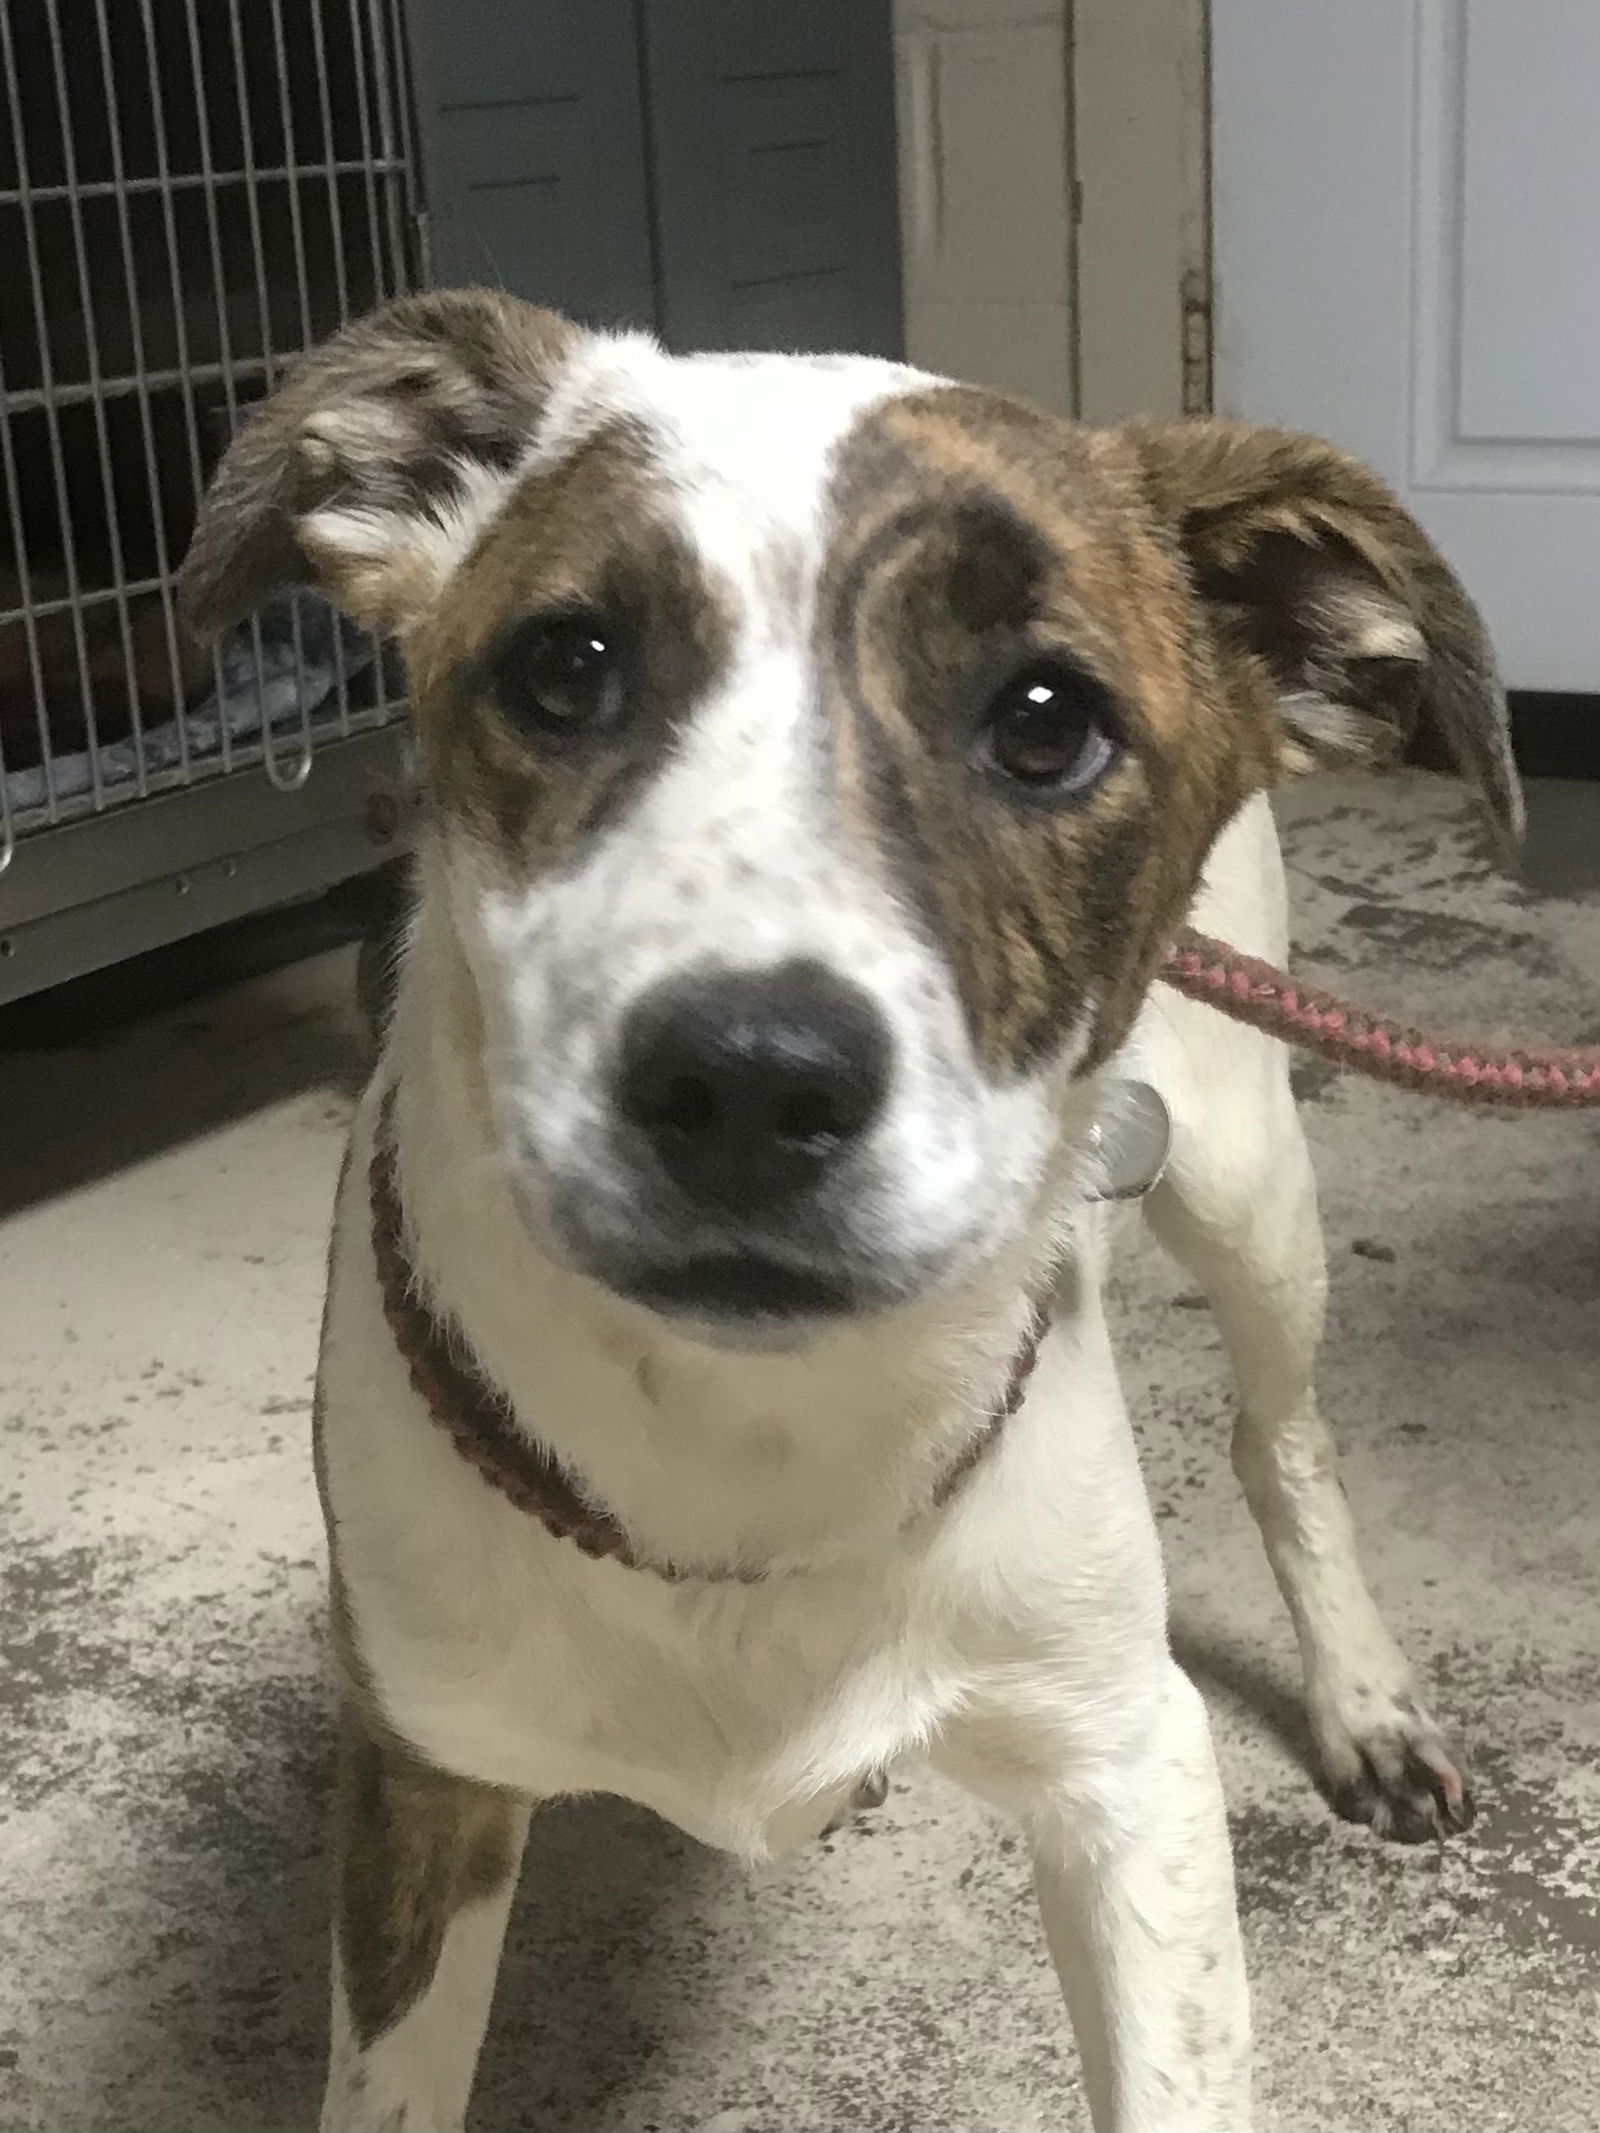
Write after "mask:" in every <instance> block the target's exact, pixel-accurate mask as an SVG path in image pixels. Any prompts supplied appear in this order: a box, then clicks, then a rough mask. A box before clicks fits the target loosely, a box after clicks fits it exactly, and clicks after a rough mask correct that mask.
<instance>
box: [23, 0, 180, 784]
mask: <svg viewBox="0 0 1600 2133" xmlns="http://www.w3.org/2000/svg"><path fill="white" fill-rule="evenodd" d="M45 23H46V26H47V28H48V30H49V34H50V68H51V72H52V74H53V75H54V77H55V89H56V110H57V112H58V114H59V115H60V119H61V153H62V159H63V164H64V167H65V169H66V174H67V175H66V189H67V220H68V223H69V225H70V227H71V230H72V253H73V259H74V262H75V264H76V266H77V270H78V302H79V304H80V305H81V307H82V310H83V345H84V354H85V356H86V358H87V361H88V366H89V379H88V382H89V385H90V386H91V388H93V390H94V401H93V409H94V435H95V443H96V445H97V446H98V447H99V457H100V495H101V500H102V501H103V503H104V504H105V508H106V545H107V547H108V549H109V551H110V555H111V591H112V594H113V597H114V600H115V604H116V610H117V634H118V636H119V637H120V638H121V640H122V659H123V668H124V672H123V677H122V678H123V685H124V687H125V689H126V691H127V698H128V728H129V732H130V734H131V736H132V740H133V775H134V790H135V791H136V792H137V793H138V794H139V795H140V797H141V798H142V797H143V795H144V793H145V790H146V767H145V755H144V705H143V704H142V703H141V702H140V700H139V676H138V670H137V668H136V667H135V665H134V658H133V627H132V624H131V623H130V621H129V619H128V592H127V583H128V573H127V570H126V567H125V565H124V560H123V549H122V523H121V517H122V515H121V512H120V511H119V509H118V499H117V490H116V483H115V482H114V480H113V479H112V474H111V433H110V430H109V428H108V426H107V423H106V403H105V396H104V394H103V393H101V392H100V390H99V384H100V325H99V320H98V319H97V318H96V316H95V301H94V296H95V291H94V279H93V276H92V275H91V274H90V272H89V245H88V239H87V238H86V237H85V235H84V229H83V202H82V200H81V199H80V198H79V196H78V151H77V145H76V143H75V142H74V140H73V137H72V103H71V98H70V97H69V95H68V92H67V62H66V54H65V53H64V52H63V50H62V46H61V11H60V0H45ZM106 118H107V123H108V124H109V125H110V127H111V130H112V132H113V134H115V132H116V117H115V112H114V110H113V111H108V112H107V114H106ZM129 293H130V296H132V295H133V294H134V292H133V291H131V290H130V292H129ZM135 331H137V328H135ZM134 368H135V370H136V371H137V368H138V358H137V356H135V359H134ZM61 507H62V511H63V513H65V510H66V498H65V496H63V497H62V498H61ZM176 652H177V647H176V645H174V647H173V654H174V673H173V683H174V692H175V693H176V684H177V673H176ZM93 745H94V743H91V746H93Z"/></svg>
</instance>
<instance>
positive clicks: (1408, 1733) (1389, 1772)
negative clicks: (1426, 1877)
mask: <svg viewBox="0 0 1600 2133" xmlns="http://www.w3.org/2000/svg"><path fill="white" fill-rule="evenodd" d="M1353 1745H1354V1748H1355V1755H1356V1758H1357V1767H1356V1768H1355V1770H1354V1771H1353V1772H1351V1773H1350V1774H1348V1775H1346V1776H1344V1777H1343V1778H1341V1779H1340V1780H1339V1781H1337V1782H1336V1783H1335V1784H1334V1785H1333V1786H1332V1787H1331V1798H1332V1802H1333V1808H1334V1811H1335V1813H1336V1814H1339V1815H1342V1816H1343V1817H1344V1819H1345V1820H1346V1821H1347V1822H1365V1823H1368V1824H1370V1825H1371V1828H1372V1833H1373V1835H1374V1836H1377V1837H1387V1838H1390V1839H1391V1840H1392V1841H1393V1842H1395V1843H1397V1844H1427V1843H1432V1842H1436V1841H1439V1840H1441V1839H1443V1838H1445V1837H1450V1836H1454V1835H1456V1834H1457V1833H1458V1832H1460V1831H1461V1830H1465V1829H1470V1828H1471V1827H1472V1821H1473V1817H1474V1815H1475V1814H1476V1812H1477V1808H1476V1804H1475V1802H1474V1800H1473V1797H1472V1792H1471V1788H1470V1787H1469V1786H1468V1783H1467V1780H1466V1777H1465V1775H1464V1774H1463V1772H1462V1769H1461V1766H1460V1762H1459V1760H1458V1759H1457V1757H1456V1756H1455V1754H1454V1753H1453V1752H1452V1750H1451V1749H1450V1747H1449V1745H1448V1743H1447V1742H1446V1741H1445V1739H1444V1737H1443V1735H1442V1734H1441V1733H1439V1732H1438V1730H1437V1729H1436V1728H1435V1727H1434V1726H1433V1725H1432V1724H1431V1723H1430V1722H1429V1721H1427V1720H1426V1719H1423V1718H1421V1717H1420V1715H1419V1719H1418V1721H1417V1723H1416V1724H1415V1726H1414V1727H1411V1726H1395V1727H1386V1728H1384V1729H1382V1730H1381V1731H1378V1732H1374V1733H1369V1734H1368V1735H1367V1736H1366V1737H1365V1738H1364V1739H1363V1740H1360V1741H1357V1742H1355V1743H1354V1744H1353Z"/></svg>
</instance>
